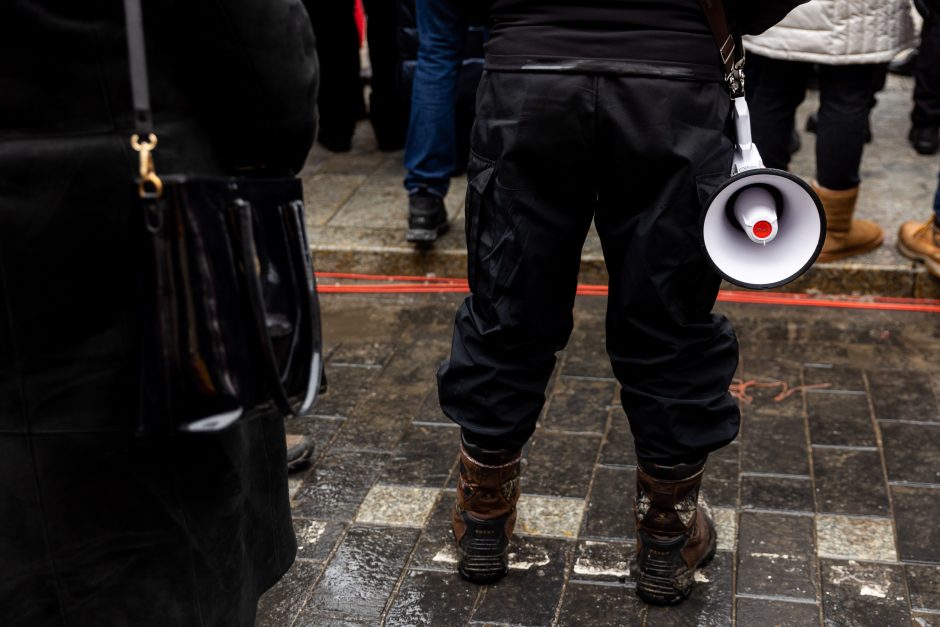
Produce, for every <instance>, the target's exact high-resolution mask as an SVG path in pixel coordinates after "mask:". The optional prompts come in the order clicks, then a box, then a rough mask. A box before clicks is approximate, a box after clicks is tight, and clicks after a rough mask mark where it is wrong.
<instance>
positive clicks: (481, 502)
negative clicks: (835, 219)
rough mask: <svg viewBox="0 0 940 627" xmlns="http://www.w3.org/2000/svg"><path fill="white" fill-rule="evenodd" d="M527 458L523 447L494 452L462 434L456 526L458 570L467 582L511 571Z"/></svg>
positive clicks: (498, 576) (495, 578)
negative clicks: (521, 471)
mask: <svg viewBox="0 0 940 627" xmlns="http://www.w3.org/2000/svg"><path fill="white" fill-rule="evenodd" d="M521 459H522V452H521V451H518V450H517V451H510V450H499V451H490V450H486V449H482V448H480V447H477V446H474V445H472V444H470V443H469V442H467V441H466V440H465V439H464V438H463V437H461V446H460V479H459V480H458V482H457V504H456V505H455V506H454V513H453V529H454V537H455V538H456V540H457V550H458V552H459V553H460V561H459V563H458V565H457V570H458V572H460V574H461V576H463V578H464V579H466V580H467V581H471V582H473V583H491V582H493V581H496V580H498V579H501V578H502V577H505V576H506V573H508V572H509V539H510V537H512V530H513V527H514V526H515V524H516V502H517V501H518V500H519V467H520V461H521Z"/></svg>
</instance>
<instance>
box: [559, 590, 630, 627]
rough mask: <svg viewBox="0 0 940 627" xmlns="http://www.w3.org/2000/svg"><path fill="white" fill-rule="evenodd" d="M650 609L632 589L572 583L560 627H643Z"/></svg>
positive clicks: (564, 604) (565, 600) (563, 608)
mask: <svg viewBox="0 0 940 627" xmlns="http://www.w3.org/2000/svg"><path fill="white" fill-rule="evenodd" d="M647 611H648V608H647V607H646V606H645V605H644V604H643V602H642V601H640V599H639V597H637V596H636V593H635V591H634V589H633V588H628V587H625V586H599V585H590V584H583V583H571V584H569V585H568V587H567V589H566V590H565V597H564V599H563V600H562V606H561V612H560V613H559V615H558V623H557V625H558V626H559V627H585V626H587V625H590V626H591V627H642V625H643V624H644V619H645V618H646V614H647Z"/></svg>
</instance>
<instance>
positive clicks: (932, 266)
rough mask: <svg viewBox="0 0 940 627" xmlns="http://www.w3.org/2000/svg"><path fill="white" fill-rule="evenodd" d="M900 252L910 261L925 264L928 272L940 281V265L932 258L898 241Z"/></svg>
mask: <svg viewBox="0 0 940 627" xmlns="http://www.w3.org/2000/svg"><path fill="white" fill-rule="evenodd" d="M898 252H900V253H901V254H902V255H904V256H905V257H907V258H908V259H913V260H914V261H920V262H923V264H924V265H925V266H926V267H927V271H928V272H930V274H932V275H933V276H934V277H935V278H938V279H940V263H937V262H936V261H934V260H933V258H932V257H930V256H928V255H923V254H921V253H919V252H917V251H914V250H912V249H910V248H908V247H907V246H905V245H904V244H903V243H902V242H901V241H900V240H898Z"/></svg>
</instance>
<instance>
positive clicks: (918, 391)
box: [868, 370, 940, 422]
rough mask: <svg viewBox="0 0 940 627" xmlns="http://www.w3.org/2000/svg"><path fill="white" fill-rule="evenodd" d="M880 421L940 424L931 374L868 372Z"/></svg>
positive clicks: (876, 415)
mask: <svg viewBox="0 0 940 627" xmlns="http://www.w3.org/2000/svg"><path fill="white" fill-rule="evenodd" d="M868 381H869V383H870V385H871V394H872V400H873V401H874V405H875V417H876V418H878V420H911V421H916V422H940V407H938V404H937V397H936V396H935V394H934V391H933V389H932V388H931V385H930V377H929V376H928V374H927V373H924V372H919V371H916V370H874V371H870V372H869V373H868Z"/></svg>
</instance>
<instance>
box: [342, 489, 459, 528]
mask: <svg viewBox="0 0 940 627" xmlns="http://www.w3.org/2000/svg"><path fill="white" fill-rule="evenodd" d="M440 494H441V491H440V489H438V488H419V487H414V486H402V485H387V484H381V483H377V484H375V485H374V486H372V489H371V490H369V492H368V494H366V497H365V498H364V499H363V501H362V505H361V506H360V507H359V511H358V512H357V513H356V522H357V523H363V524H370V525H385V526H391V527H416V528H418V529H420V528H421V527H423V526H424V523H425V522H426V521H427V518H428V516H429V515H430V513H431V510H433V509H434V505H435V504H436V503H437V500H438V498H439V497H440Z"/></svg>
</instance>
